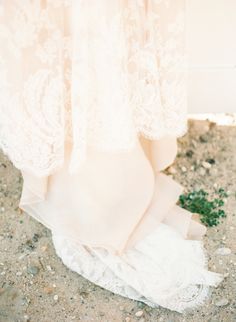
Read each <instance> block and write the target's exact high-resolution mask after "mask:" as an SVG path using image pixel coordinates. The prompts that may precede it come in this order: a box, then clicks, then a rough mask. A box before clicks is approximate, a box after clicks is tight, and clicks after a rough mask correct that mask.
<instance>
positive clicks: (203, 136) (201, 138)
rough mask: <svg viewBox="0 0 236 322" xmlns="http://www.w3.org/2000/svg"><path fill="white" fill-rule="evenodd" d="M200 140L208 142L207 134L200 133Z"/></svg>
mask: <svg viewBox="0 0 236 322" xmlns="http://www.w3.org/2000/svg"><path fill="white" fill-rule="evenodd" d="M199 140H200V142H202V143H206V142H207V141H208V138H207V135H204V134H203V135H200V136H199Z"/></svg>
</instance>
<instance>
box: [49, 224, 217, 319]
mask: <svg viewBox="0 0 236 322" xmlns="http://www.w3.org/2000/svg"><path fill="white" fill-rule="evenodd" d="M52 240H53V244H54V247H55V250H56V253H57V255H58V256H59V257H60V258H61V259H62V261H63V263H64V264H65V265H66V266H68V267H69V268H70V269H71V270H73V271H75V272H77V273H79V274H80V275H82V276H83V277H85V278H86V279H88V280H90V281H91V282H93V283H95V284H97V285H99V286H101V287H103V288H105V289H108V290H110V291H111V292H113V293H115V294H119V295H121V296H125V297H128V298H130V299H134V300H138V301H141V302H144V303H146V304H147V305H149V306H151V307H153V308H154V307H158V306H163V307H166V308H169V309H171V310H174V311H177V312H180V313H183V312H184V311H186V310H191V308H196V306H198V305H201V304H203V303H204V302H205V300H206V299H207V298H209V297H210V295H211V288H210V287H209V286H217V285H218V284H219V283H220V282H221V281H222V280H223V274H220V273H216V272H213V271H209V270H208V269H207V261H208V256H207V252H206V250H205V248H204V245H203V240H190V239H189V240H186V239H184V238H183V237H182V236H181V234H179V233H178V232H177V231H176V230H174V229H173V228H171V227H170V226H168V225H166V224H163V223H161V224H160V225H159V226H158V228H157V229H156V230H155V231H154V232H152V233H151V234H149V235H148V236H147V237H146V238H144V239H142V240H141V241H139V242H138V243H137V244H136V245H135V246H134V247H132V248H130V249H128V250H126V251H125V252H124V253H123V254H122V255H115V254H112V253H110V252H108V251H107V250H106V249H105V248H99V247H88V246H85V245H82V244H79V243H76V242H74V241H72V240H70V239H68V238H65V237H63V236H62V235H59V234H55V233H53V232H52ZM173 267H175V269H173Z"/></svg>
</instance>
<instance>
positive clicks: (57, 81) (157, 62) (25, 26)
mask: <svg viewBox="0 0 236 322" xmlns="http://www.w3.org/2000/svg"><path fill="white" fill-rule="evenodd" d="M184 3H185V1H184V0H176V1H169V0H134V1H133V0H118V1H114V2H112V1H109V0H101V1H84V0H81V1H73V0H33V1H29V0H22V1H16V0H12V1H3V2H1V4H0V41H1V42H2V43H4V44H5V45H4V46H2V47H1V49H0V111H1V120H0V147H1V148H2V149H3V150H4V152H5V153H6V154H7V155H8V156H9V158H10V159H11V160H12V161H13V163H14V164H15V166H16V167H18V168H19V169H22V170H27V171H30V172H32V173H34V174H35V175H38V176H44V175H49V174H51V173H52V172H54V171H56V170H57V169H58V167H60V166H61V165H62V164H63V161H64V160H63V159H64V143H65V141H66V140H69V141H72V142H73V152H72V155H71V162H70V167H69V171H70V172H71V173H73V172H75V171H77V170H78V168H79V166H80V164H81V163H82V162H83V161H84V160H85V159H86V149H87V147H88V146H89V145H92V146H94V147H97V148H99V149H104V150H112V151H114V152H116V151H118V152H119V151H122V150H127V149H130V148H132V147H134V144H135V141H136V140H137V136H138V135H143V136H145V137H147V138H149V139H153V140H154V139H155V140H157V139H160V138H161V137H164V136H166V135H170V136H176V137H179V136H182V135H183V134H185V133H186V132H187V108H186V106H187V104H186V101H187V99H186V65H185V63H186V57H185V52H186V51H185V41H184V39H185V32H184V30H185V28H184V27H185V25H184V22H185V7H184ZM98 12H101V14H100V15H98V14H97V13H98Z"/></svg>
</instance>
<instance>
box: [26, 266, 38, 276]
mask: <svg viewBox="0 0 236 322" xmlns="http://www.w3.org/2000/svg"><path fill="white" fill-rule="evenodd" d="M27 272H28V273H29V274H32V275H36V274H38V272H39V268H38V267H37V266H29V267H28V269H27Z"/></svg>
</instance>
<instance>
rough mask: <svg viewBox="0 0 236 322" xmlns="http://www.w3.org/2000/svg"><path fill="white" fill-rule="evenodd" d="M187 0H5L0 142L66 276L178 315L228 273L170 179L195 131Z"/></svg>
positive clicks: (0, 9) (0, 18) (24, 201)
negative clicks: (216, 263)
mask: <svg viewBox="0 0 236 322" xmlns="http://www.w3.org/2000/svg"><path fill="white" fill-rule="evenodd" d="M184 40H185V1H184V0H176V1H169V0H134V1H133V0H117V1H110V0H99V1H88V0H86V1H85V0H79V1H73V0H33V1H16V0H11V1H2V2H1V3H0V42H1V44H2V42H3V41H4V46H1V48H0V71H1V73H0V112H1V119H0V146H1V148H2V149H3V151H4V153H6V155H7V156H8V157H9V158H10V159H11V160H12V162H13V163H14V165H15V166H16V167H17V168H19V169H20V170H21V172H22V176H23V179H24V183H23V190H22V195H21V200H20V204H19V207H20V208H21V209H23V210H24V211H26V212H27V213H28V214H29V215H31V216H32V217H34V218H35V219H36V220H38V221H39V222H40V223H42V224H43V225H45V226H46V227H48V228H49V229H50V230H51V232H52V242H53V245H54V247H55V251H56V253H57V255H58V256H59V257H60V258H61V259H62V261H63V263H64V264H65V265H66V266H67V267H68V268H70V269H71V270H73V271H75V272H77V273H78V274H80V275H82V276H84V277H85V278H86V279H89V280H90V281H92V282H94V283H95V284H97V285H99V286H101V287H103V288H106V289H108V290H110V291H112V292H114V293H116V294H119V295H121V296H124V297H128V298H131V299H134V300H138V301H142V302H144V303H146V304H148V305H150V306H151V307H159V306H161V307H165V308H168V309H170V310H174V311H178V312H180V313H183V312H184V311H186V310H191V309H195V308H196V307H198V306H199V305H203V304H204V303H205V300H206V299H207V298H208V297H209V295H210V291H211V288H210V287H211V286H214V287H216V286H218V284H219V283H220V282H221V281H222V280H223V274H221V273H218V272H213V271H210V270H208V267H207V259H208V257H207V252H206V250H205V248H204V244H203V239H202V237H203V235H204V234H205V233H206V227H205V226H204V225H202V224H200V223H199V222H197V221H195V220H193V218H192V215H193V214H192V213H191V212H189V211H187V210H185V209H183V208H181V207H180V206H178V205H177V204H176V202H177V200H178V198H179V195H180V194H181V193H182V192H183V187H182V186H181V185H180V184H179V183H178V182H176V181H174V180H173V179H172V177H170V176H168V175H166V174H164V173H163V172H162V170H164V169H166V168H167V167H168V166H170V165H171V164H172V163H173V162H174V160H175V157H176V154H177V150H178V149H177V148H178V146H177V138H178V137H180V136H182V135H184V134H185V133H186V132H187V95H186V80H187V78H186V70H187V68H186V67H187V65H186V59H185V58H186V55H185V52H186V51H185V45H184V43H185V42H184Z"/></svg>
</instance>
